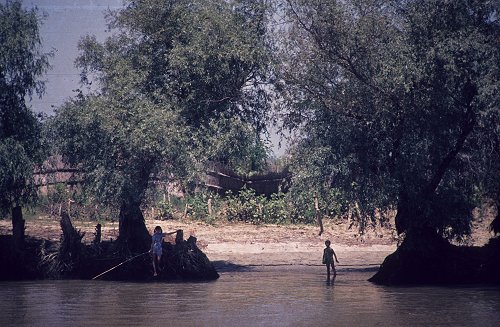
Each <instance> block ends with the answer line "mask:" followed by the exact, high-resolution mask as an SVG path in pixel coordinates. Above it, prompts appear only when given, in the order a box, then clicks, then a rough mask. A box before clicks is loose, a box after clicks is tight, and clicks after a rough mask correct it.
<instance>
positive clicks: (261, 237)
mask: <svg viewBox="0 0 500 327" xmlns="http://www.w3.org/2000/svg"><path fill="white" fill-rule="evenodd" d="M73 224H74V225H75V227H76V228H77V229H79V230H81V231H82V232H85V237H84V242H91V241H92V240H93V238H94V235H93V233H94V231H95V225H96V222H89V221H80V220H74V221H73ZM102 225H103V231H102V239H103V240H109V239H110V238H112V239H116V237H117V236H118V222H102ZM146 225H147V227H148V230H150V231H152V230H153V229H154V226H156V225H159V226H161V227H162V228H163V230H164V231H166V232H167V231H174V230H177V229H182V230H183V231H184V237H185V238H187V237H189V236H190V235H193V236H195V237H196V238H197V239H198V246H199V247H200V248H201V249H202V250H203V251H204V252H205V253H206V254H207V256H208V257H209V259H210V260H212V261H225V262H229V263H233V264H236V265H243V266H259V265H268V266H273V265H283V266H287V265H290V266H293V265H297V266H300V265H321V256H322V251H323V248H324V241H325V240H327V239H329V240H331V242H332V247H333V249H334V250H335V251H336V253H337V256H338V259H339V262H340V264H339V266H340V267H339V268H342V267H345V268H349V267H376V266H377V265H380V264H381V263H382V261H383V260H384V258H385V257H386V256H387V255H388V254H390V253H392V252H394V250H395V249H396V247H397V240H396V238H395V235H396V234H395V232H394V231H393V230H391V229H382V228H369V229H368V230H367V231H366V232H365V234H363V235H361V234H360V233H359V231H358V229H357V227H355V226H351V228H349V225H348V224H347V223H346V222H344V223H335V222H334V221H332V220H327V221H325V222H324V227H325V228H324V230H325V231H324V233H323V234H322V235H321V236H319V235H318V232H319V228H318V227H317V226H309V225H265V224H263V225H252V224H244V223H228V222H216V223H214V224H206V223H203V222H199V221H192V220H166V221H158V220H146ZM481 228H483V229H484V227H481ZM481 230H482V229H480V230H478V232H477V233H476V234H477V235H479V236H475V237H474V244H477V245H481V244H482V243H484V242H485V241H486V240H487V238H488V235H487V233H484V232H481ZM11 233H12V228H11V222H10V220H0V234H11ZM26 234H27V235H28V236H32V237H36V238H44V239H51V240H58V239H59V237H60V234H61V230H60V227H59V222H58V219H57V218H55V217H54V218H50V217H38V218H34V219H31V220H27V221H26ZM167 241H169V240H168V239H167ZM170 241H171V242H173V238H171V239H170Z"/></svg>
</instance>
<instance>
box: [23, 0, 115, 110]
mask: <svg viewBox="0 0 500 327" xmlns="http://www.w3.org/2000/svg"><path fill="white" fill-rule="evenodd" d="M23 6H25V7H27V8H31V7H37V8H38V10H39V14H42V13H43V14H45V15H47V16H46V17H45V19H44V20H43V24H42V26H41V28H40V34H41V37H42V44H43V50H44V51H46V52H48V51H51V50H53V51H54V57H52V58H51V59H50V64H51V66H52V68H51V69H50V70H49V71H48V73H47V74H46V75H45V80H46V84H45V87H46V90H45V94H44V95H43V97H42V98H41V99H39V98H38V97H36V96H35V97H33V99H32V100H31V106H32V108H33V110H34V111H35V112H46V113H48V114H52V113H53V111H54V108H55V107H58V106H59V105H61V104H62V103H63V102H64V101H65V100H66V99H68V98H69V97H71V96H73V95H75V93H74V91H73V90H75V89H77V88H79V86H80V85H79V81H80V75H79V70H78V69H77V68H75V66H74V61H75V58H76V57H77V56H78V49H77V45H78V41H79V40H80V39H81V38H82V37H83V36H85V35H95V36H96V38H97V39H98V40H99V41H103V40H104V39H105V38H106V37H107V36H108V35H109V33H107V32H106V22H105V18H104V12H105V11H106V10H107V9H108V8H109V9H118V8H120V7H121V6H122V0H24V1H23Z"/></svg>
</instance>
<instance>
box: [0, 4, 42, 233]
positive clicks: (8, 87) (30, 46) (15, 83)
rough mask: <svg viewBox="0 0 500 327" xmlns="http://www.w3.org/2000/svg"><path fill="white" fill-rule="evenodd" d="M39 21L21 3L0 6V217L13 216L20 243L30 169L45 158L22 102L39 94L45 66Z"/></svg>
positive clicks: (31, 197)
mask: <svg viewBox="0 0 500 327" xmlns="http://www.w3.org/2000/svg"><path fill="white" fill-rule="evenodd" d="M39 26H40V20H39V17H38V16H37V11H36V10H35V9H32V10H26V9H24V8H23V7H22V5H21V2H20V1H7V2H6V3H5V4H0V214H1V215H3V214H5V213H7V212H9V211H10V212H11V213H12V223H13V231H14V237H15V240H16V241H17V242H18V243H22V240H23V238H24V220H23V216H22V210H21V208H22V206H25V205H29V204H32V203H33V202H34V201H35V199H36V187H35V181H34V179H33V170H34V166H35V165H36V164H40V163H41V162H42V160H43V156H44V152H43V147H42V141H41V125H40V121H39V120H38V118H37V117H36V115H35V114H34V113H33V111H32V110H31V108H29V107H28V106H27V104H26V100H27V99H29V98H30V97H31V96H33V95H35V94H37V95H40V96H41V95H42V94H43V91H44V83H43V81H42V80H40V78H41V77H42V75H43V74H44V73H45V71H46V70H47V69H48V68H49V64H48V58H49V57H50V53H43V51H42V44H41V39H40V34H39Z"/></svg>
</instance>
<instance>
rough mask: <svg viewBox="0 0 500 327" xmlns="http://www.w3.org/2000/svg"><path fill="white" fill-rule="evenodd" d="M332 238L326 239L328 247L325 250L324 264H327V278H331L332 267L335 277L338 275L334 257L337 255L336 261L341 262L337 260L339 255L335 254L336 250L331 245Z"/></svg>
mask: <svg viewBox="0 0 500 327" xmlns="http://www.w3.org/2000/svg"><path fill="white" fill-rule="evenodd" d="M330 244H331V242H330V240H326V241H325V245H326V248H325V249H324V250H323V264H324V265H326V273H327V277H326V278H327V279H328V280H330V267H331V268H332V270H333V278H335V277H336V276H337V270H335V262H334V261H333V258H334V257H335V261H336V262H337V263H339V261H338V260H337V255H336V254H335V251H333V249H332V248H331V247H330Z"/></svg>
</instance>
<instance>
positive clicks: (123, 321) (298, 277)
mask: <svg viewBox="0 0 500 327" xmlns="http://www.w3.org/2000/svg"><path fill="white" fill-rule="evenodd" d="M372 274H373V273H370V272H362V271H342V270H339V273H338V275H337V278H336V280H335V283H334V284H331V285H328V284H327V283H326V274H325V272H324V271H323V267H299V268H297V267H295V268H286V267H267V268H256V269H251V270H247V271H237V272H223V273H222V274H221V278H220V279H219V280H217V281H215V282H210V283H173V284H165V283H148V284H142V283H122V282H105V281H37V282H10V283H5V282H4V283H0V312H1V313H2V314H1V315H0V326H12V325H15V326H68V325H72V326H104V325H106V326H147V325H149V326H436V325H441V326H500V288H498V287H409V288H408V287H382V286H376V285H373V284H371V283H369V282H367V281H366V280H367V279H368V278H369V277H370V276H371V275H372Z"/></svg>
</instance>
